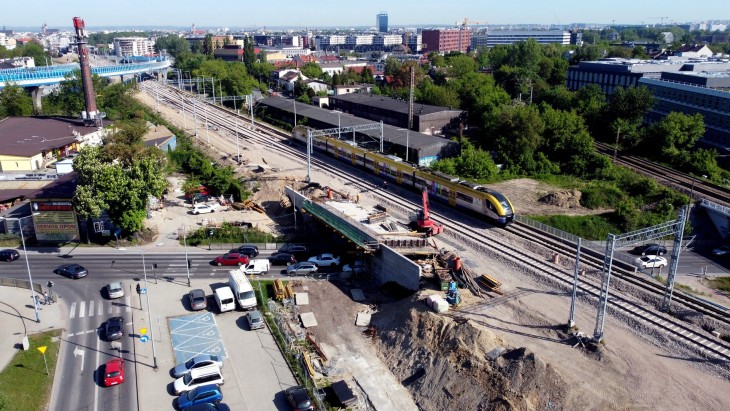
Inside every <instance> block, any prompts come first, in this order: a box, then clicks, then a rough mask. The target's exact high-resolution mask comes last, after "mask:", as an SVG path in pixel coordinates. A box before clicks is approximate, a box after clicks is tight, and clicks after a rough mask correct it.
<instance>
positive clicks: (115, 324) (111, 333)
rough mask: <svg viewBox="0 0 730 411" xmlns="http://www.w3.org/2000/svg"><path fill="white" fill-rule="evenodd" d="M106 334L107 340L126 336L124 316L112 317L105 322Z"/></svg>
mask: <svg viewBox="0 0 730 411" xmlns="http://www.w3.org/2000/svg"><path fill="white" fill-rule="evenodd" d="M104 336H106V340H107V341H113V340H118V339H120V338H122V337H123V336H124V317H112V318H110V319H108V320H106V324H104Z"/></svg>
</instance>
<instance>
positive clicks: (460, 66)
mask: <svg viewBox="0 0 730 411" xmlns="http://www.w3.org/2000/svg"><path fill="white" fill-rule="evenodd" d="M446 64H447V65H448V67H449V69H448V73H449V77H462V76H464V75H466V74H469V73H473V72H475V71H476V70H477V64H476V62H475V61H474V59H473V58H471V57H469V56H467V55H464V54H459V55H456V56H452V57H449V59H448V60H447V63H446Z"/></svg>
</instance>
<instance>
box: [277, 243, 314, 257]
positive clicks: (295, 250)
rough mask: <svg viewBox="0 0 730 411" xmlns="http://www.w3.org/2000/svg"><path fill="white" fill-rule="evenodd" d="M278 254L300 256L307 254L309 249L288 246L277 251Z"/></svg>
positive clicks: (302, 245)
mask: <svg viewBox="0 0 730 411" xmlns="http://www.w3.org/2000/svg"><path fill="white" fill-rule="evenodd" d="M279 252H280V253H289V254H295V255H300V254H305V253H309V247H307V246H306V245H304V244H289V245H286V246H284V247H281V248H280V249H279Z"/></svg>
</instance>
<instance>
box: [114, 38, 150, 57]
mask: <svg viewBox="0 0 730 411" xmlns="http://www.w3.org/2000/svg"><path fill="white" fill-rule="evenodd" d="M114 53H115V54H116V55H117V57H127V56H150V55H153V54H155V42H154V40H152V39H147V38H144V37H118V38H115V39H114Z"/></svg>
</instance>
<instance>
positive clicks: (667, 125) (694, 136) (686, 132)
mask: <svg viewBox="0 0 730 411" xmlns="http://www.w3.org/2000/svg"><path fill="white" fill-rule="evenodd" d="M704 135H705V123H704V120H703V117H702V115H701V114H699V113H695V114H684V113H678V112H671V113H669V114H668V115H667V116H666V117H664V118H663V119H662V120H661V121H659V122H658V123H654V124H653V125H652V126H651V127H650V129H649V131H648V136H647V143H648V144H647V146H650V147H661V156H660V157H662V158H668V159H671V160H677V159H679V158H680V157H685V156H686V155H687V154H689V151H690V150H691V149H693V148H694V147H695V144H697V141H699V139H700V138H702V137H703V136H704Z"/></svg>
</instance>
